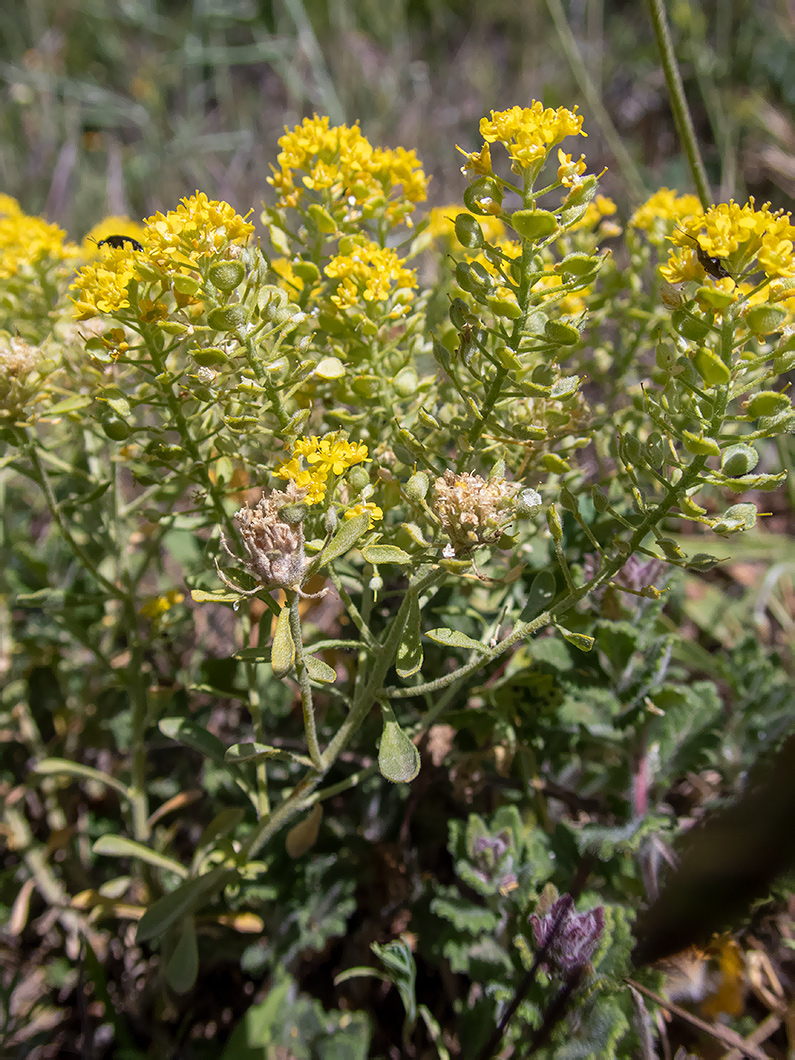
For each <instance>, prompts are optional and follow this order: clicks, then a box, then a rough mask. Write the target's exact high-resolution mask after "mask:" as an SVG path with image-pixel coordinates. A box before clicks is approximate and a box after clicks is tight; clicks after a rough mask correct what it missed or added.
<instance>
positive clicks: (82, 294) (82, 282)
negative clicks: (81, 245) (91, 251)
mask: <svg viewBox="0 0 795 1060" xmlns="http://www.w3.org/2000/svg"><path fill="white" fill-rule="evenodd" d="M135 276H136V270H135V260H134V258H133V255H132V253H131V252H130V250H129V249H128V248H127V247H125V246H122V247H117V248H107V249H106V250H105V252H104V253H103V255H102V258H101V259H100V260H99V261H97V262H95V263H93V264H91V265H84V266H83V268H82V269H80V270H79V272H78V273H77V275H76V276H75V281H74V283H73V284H72V285H71V287H70V290H72V291H76V292H77V297H75V298H73V299H72V302H73V303H74V315H75V317H76V318H77V319H78V320H88V319H89V318H90V317H94V316H96V315H97V314H98V313H112V314H113V313H119V312H121V310H123V309H129V308H130V297H129V291H128V287H129V284H130V281H131V280H133V279H134V278H135Z"/></svg>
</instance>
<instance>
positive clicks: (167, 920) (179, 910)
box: [135, 865, 236, 942]
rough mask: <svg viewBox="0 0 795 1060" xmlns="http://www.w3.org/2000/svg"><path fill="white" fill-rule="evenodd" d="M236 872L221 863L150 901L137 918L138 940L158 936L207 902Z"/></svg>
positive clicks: (147, 939) (136, 935) (146, 939)
mask: <svg viewBox="0 0 795 1060" xmlns="http://www.w3.org/2000/svg"><path fill="white" fill-rule="evenodd" d="M235 875H236V873H235V870H234V869H228V868H226V867H225V866H223V865H219V866H218V867H217V868H215V869H212V870H211V871H210V872H206V873H205V874H204V875H203V876H198V877H196V878H195V879H192V880H186V881H185V882H184V883H181V884H180V885H179V887H177V888H176V889H175V890H173V891H171V892H170V893H169V894H166V895H164V896H163V897H162V898H159V899H158V900H157V901H156V902H155V903H154V905H150V906H149V908H148V909H147V910H146V912H145V913H144V915H143V916H142V917H141V919H140V920H139V921H138V930H137V931H136V933H135V938H136V941H137V942H148V941H149V940H150V939H154V938H157V937H158V936H159V935H162V934H163V932H164V931H166V930H167V929H168V928H170V927H171V925H172V924H174V923H176V922H177V921H178V920H180V919H181V918H182V917H184V916H187V914H188V913H195V912H196V911H197V909H200V908H201V907H202V906H203V905H206V904H207V902H209V901H210V900H211V899H212V897H213V895H215V894H217V893H218V891H220V890H221V889H222V888H223V887H224V886H225V885H226V884H227V882H228V881H229V880H230V879H232V878H233V877H234V876H235Z"/></svg>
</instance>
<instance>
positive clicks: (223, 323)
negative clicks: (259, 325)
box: [207, 302, 246, 331]
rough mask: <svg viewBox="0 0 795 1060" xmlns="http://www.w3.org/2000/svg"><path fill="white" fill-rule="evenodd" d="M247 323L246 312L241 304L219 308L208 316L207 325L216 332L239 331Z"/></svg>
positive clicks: (236, 303) (212, 310)
mask: <svg viewBox="0 0 795 1060" xmlns="http://www.w3.org/2000/svg"><path fill="white" fill-rule="evenodd" d="M245 322H246V311H245V309H244V308H243V306H242V305H241V304H240V302H235V303H234V305H225V306H218V307H217V308H216V309H211V310H210V312H209V313H208V314H207V323H208V324H209V325H210V327H211V328H214V329H215V330H216V331H237V329H238V328H240V327H242V326H243V324H245Z"/></svg>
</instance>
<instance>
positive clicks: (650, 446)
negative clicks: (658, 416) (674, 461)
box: [646, 431, 665, 468]
mask: <svg viewBox="0 0 795 1060" xmlns="http://www.w3.org/2000/svg"><path fill="white" fill-rule="evenodd" d="M646 458H647V460H648V461H649V464H650V465H651V467H655V468H661V467H662V466H663V464H664V463H665V445H664V443H663V438H662V435H661V434H660V432H659V431H652V433H651V434H650V435H649V437H648V438H647V439H646Z"/></svg>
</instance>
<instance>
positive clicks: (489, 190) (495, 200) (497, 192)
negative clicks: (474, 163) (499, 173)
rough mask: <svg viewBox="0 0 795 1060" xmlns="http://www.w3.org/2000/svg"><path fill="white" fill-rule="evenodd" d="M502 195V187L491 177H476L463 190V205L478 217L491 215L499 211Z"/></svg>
mask: <svg viewBox="0 0 795 1060" xmlns="http://www.w3.org/2000/svg"><path fill="white" fill-rule="evenodd" d="M502 196H503V191H502V188H501V187H500V185H499V183H498V182H497V181H496V180H494V178H493V177H478V179H477V180H474V181H473V182H472V183H471V184H470V185H469V187H468V188H467V189H466V190H465V191H464V205H465V206H466V208H467V209H468V210H469V211H470V212H471V213H475V214H478V216H480V217H489V216H492V217H493V216H494V215H495V214H498V213H499V212H500V207H501V205H502Z"/></svg>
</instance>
